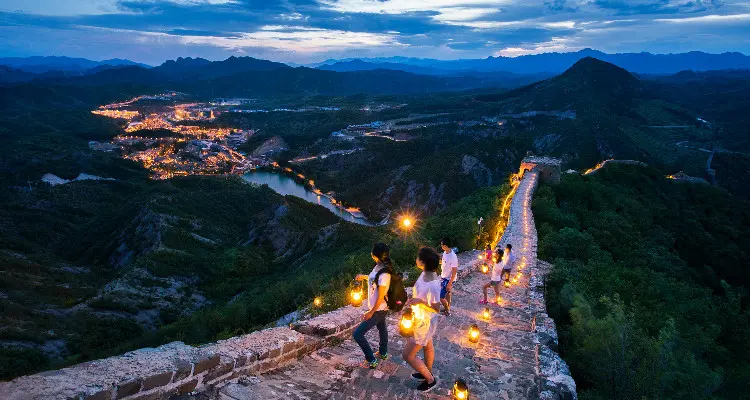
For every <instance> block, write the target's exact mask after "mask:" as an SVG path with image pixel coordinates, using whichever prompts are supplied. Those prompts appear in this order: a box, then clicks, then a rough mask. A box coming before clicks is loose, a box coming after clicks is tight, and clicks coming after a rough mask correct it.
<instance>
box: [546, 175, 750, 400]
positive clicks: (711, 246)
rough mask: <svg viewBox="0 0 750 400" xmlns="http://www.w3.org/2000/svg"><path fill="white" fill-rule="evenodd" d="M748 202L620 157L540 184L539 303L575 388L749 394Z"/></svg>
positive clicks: (631, 394)
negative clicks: (542, 290) (543, 274)
mask: <svg viewBox="0 0 750 400" xmlns="http://www.w3.org/2000/svg"><path fill="white" fill-rule="evenodd" d="M748 206H749V204H748V203H747V202H746V201H744V200H741V199H738V198H736V197H733V196H731V195H729V194H728V193H726V192H725V191H722V190H719V189H716V188H713V187H710V186H708V185H700V184H697V185H696V184H688V183H682V182H675V181H672V180H669V179H667V178H664V176H663V174H662V173H660V171H658V170H656V169H653V168H642V167H634V166H625V165H611V166H608V167H606V168H604V169H601V170H599V171H598V172H597V173H596V174H592V175H588V176H579V175H576V174H573V175H565V176H564V178H563V180H562V182H561V183H560V184H559V185H553V186H542V187H541V188H540V189H539V190H538V191H537V194H536V195H535V198H534V202H533V210H534V217H535V219H536V223H537V229H538V233H539V258H540V259H541V260H547V261H549V262H551V263H553V264H554V268H553V272H552V274H551V275H550V276H549V278H548V280H547V283H546V285H547V306H548V310H549V313H550V315H552V316H553V318H554V319H555V321H556V323H557V326H558V331H559V335H560V350H561V354H562V356H563V358H564V359H565V360H566V361H567V362H568V363H569V364H570V366H571V369H572V371H573V375H574V378H575V379H576V383H577V385H578V390H579V394H580V397H581V398H582V399H641V398H670V399H685V398H691V399H699V398H706V399H707V398H724V399H737V398H743V397H744V396H745V393H746V392H747V390H748V382H750V368H749V367H748V360H750V344H749V342H748V340H747V337H748V334H747V332H748V331H749V330H750V311H748V300H749V298H748V287H750V269H748V266H749V265H750V253H749V252H748V250H749V249H750V232H749V231H748V230H747V227H748V226H750V209H749V208H748Z"/></svg>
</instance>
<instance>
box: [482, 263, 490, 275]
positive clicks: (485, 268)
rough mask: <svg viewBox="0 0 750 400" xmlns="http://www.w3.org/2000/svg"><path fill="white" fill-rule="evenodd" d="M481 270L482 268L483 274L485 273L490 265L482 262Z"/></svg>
mask: <svg viewBox="0 0 750 400" xmlns="http://www.w3.org/2000/svg"><path fill="white" fill-rule="evenodd" d="M481 270H482V273H483V274H486V273H488V272H490V267H488V266H487V264H483V265H482V267H481Z"/></svg>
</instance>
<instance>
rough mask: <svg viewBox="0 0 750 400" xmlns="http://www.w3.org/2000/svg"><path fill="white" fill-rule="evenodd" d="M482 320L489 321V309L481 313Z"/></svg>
mask: <svg viewBox="0 0 750 400" xmlns="http://www.w3.org/2000/svg"><path fill="white" fill-rule="evenodd" d="M482 318H484V319H490V309H489V308H485V309H484V311H482Z"/></svg>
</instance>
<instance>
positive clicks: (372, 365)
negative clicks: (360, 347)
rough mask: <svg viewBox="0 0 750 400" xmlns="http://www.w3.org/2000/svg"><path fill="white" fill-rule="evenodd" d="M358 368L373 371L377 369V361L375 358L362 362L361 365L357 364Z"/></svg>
mask: <svg viewBox="0 0 750 400" xmlns="http://www.w3.org/2000/svg"><path fill="white" fill-rule="evenodd" d="M359 366H360V367H362V368H370V369H375V368H377V367H378V359H377V358H376V359H375V360H373V361H367V360H364V361H362V363H361V364H359Z"/></svg>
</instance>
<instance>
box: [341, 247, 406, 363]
mask: <svg viewBox="0 0 750 400" xmlns="http://www.w3.org/2000/svg"><path fill="white" fill-rule="evenodd" d="M370 255H371V256H372V259H373V260H374V261H375V266H374V267H373V268H372V271H371V272H370V274H369V275H357V277H356V278H355V279H356V280H358V281H364V280H366V281H367V286H368V290H367V306H368V310H367V312H365V315H363V316H362V322H360V324H359V325H358V326H357V327H356V328H355V329H354V333H353V334H352V337H353V338H354V341H355V342H357V344H358V345H359V347H360V348H361V349H362V352H363V353H364V355H365V360H364V361H363V362H362V364H360V365H361V366H362V367H364V368H377V366H378V364H379V363H380V361H383V360H386V359H388V327H387V325H386V315H387V313H388V310H392V311H401V309H402V308H403V307H404V304H405V303H406V300H407V299H406V290H405V289H404V284H403V282H402V280H401V275H400V274H396V273H394V271H393V262H392V261H391V254H390V249H389V248H388V245H386V244H385V243H376V244H375V245H374V246H373V247H372V252H371V254H370ZM374 327H377V328H378V333H379V337H380V343H379V348H378V352H377V353H375V354H373V352H372V348H371V347H370V343H369V342H368V341H367V338H365V334H366V333H367V332H368V331H369V330H370V329H372V328H374Z"/></svg>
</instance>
